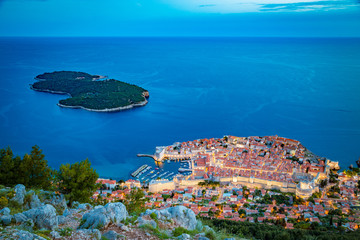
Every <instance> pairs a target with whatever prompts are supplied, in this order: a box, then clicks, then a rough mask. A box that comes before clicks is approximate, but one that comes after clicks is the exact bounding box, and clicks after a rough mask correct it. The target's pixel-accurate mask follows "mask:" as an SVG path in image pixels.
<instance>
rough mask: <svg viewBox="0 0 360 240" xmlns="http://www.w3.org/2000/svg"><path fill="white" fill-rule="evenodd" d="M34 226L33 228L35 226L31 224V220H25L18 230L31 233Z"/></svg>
mask: <svg viewBox="0 0 360 240" xmlns="http://www.w3.org/2000/svg"><path fill="white" fill-rule="evenodd" d="M34 226H35V224H34V222H33V220H31V219H26V220H25V221H23V222H22V223H21V224H20V226H19V227H20V228H21V229H24V230H26V231H30V232H31V231H32V230H33V228H34Z"/></svg>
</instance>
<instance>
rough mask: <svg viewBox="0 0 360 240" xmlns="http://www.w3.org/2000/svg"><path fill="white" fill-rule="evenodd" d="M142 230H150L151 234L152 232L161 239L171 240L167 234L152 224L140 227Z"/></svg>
mask: <svg viewBox="0 0 360 240" xmlns="http://www.w3.org/2000/svg"><path fill="white" fill-rule="evenodd" d="M140 228H143V229H144V230H148V231H149V232H151V233H152V234H153V235H155V236H157V237H158V238H160V239H169V238H170V237H169V236H168V235H167V234H166V233H164V232H161V231H160V230H159V229H157V228H154V227H153V226H151V225H150V224H144V225H142V226H140Z"/></svg>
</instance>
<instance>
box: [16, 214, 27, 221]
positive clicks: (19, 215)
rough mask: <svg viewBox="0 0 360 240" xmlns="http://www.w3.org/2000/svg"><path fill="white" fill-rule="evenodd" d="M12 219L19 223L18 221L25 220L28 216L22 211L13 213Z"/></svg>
mask: <svg viewBox="0 0 360 240" xmlns="http://www.w3.org/2000/svg"><path fill="white" fill-rule="evenodd" d="M14 219H15V222H16V223H17V224H19V223H23V222H25V221H26V220H27V219H28V218H27V217H26V216H25V215H24V214H22V213H17V214H14Z"/></svg>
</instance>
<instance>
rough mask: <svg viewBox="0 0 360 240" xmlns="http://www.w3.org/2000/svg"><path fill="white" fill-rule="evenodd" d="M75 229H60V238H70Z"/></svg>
mask: <svg viewBox="0 0 360 240" xmlns="http://www.w3.org/2000/svg"><path fill="white" fill-rule="evenodd" d="M72 231H73V229H72V228H70V227H67V228H63V229H59V232H60V236H62V237H70V236H71V234H72Z"/></svg>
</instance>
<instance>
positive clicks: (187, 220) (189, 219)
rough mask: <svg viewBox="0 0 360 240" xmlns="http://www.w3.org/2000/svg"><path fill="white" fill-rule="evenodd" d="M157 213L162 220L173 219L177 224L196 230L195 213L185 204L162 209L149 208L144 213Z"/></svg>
mask: <svg viewBox="0 0 360 240" xmlns="http://www.w3.org/2000/svg"><path fill="white" fill-rule="evenodd" d="M153 212H154V213H156V215H157V217H158V219H160V220H173V221H174V222H175V223H176V224H177V225H179V226H181V227H183V228H186V229H188V230H194V229H195V228H196V226H197V220H196V216H195V213H194V212H193V211H192V210H191V209H188V208H186V207H184V206H176V207H169V208H165V209H162V210H156V209H152V210H150V209H148V210H146V212H145V213H144V214H143V215H150V214H151V213H153Z"/></svg>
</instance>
